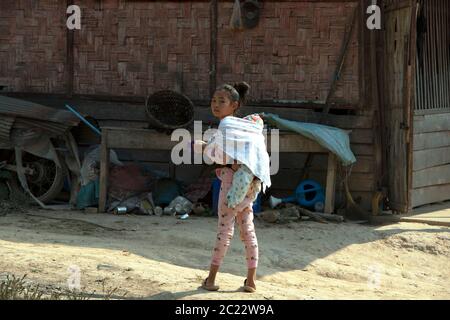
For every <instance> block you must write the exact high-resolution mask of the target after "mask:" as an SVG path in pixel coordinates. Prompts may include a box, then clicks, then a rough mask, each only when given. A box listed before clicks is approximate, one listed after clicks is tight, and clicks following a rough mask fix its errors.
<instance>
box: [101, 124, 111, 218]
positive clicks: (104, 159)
mask: <svg viewBox="0 0 450 320" xmlns="http://www.w3.org/2000/svg"><path fill="white" fill-rule="evenodd" d="M108 173H109V149H108V129H102V144H101V147H100V195H99V199H98V212H99V213H103V212H105V210H106V199H107V196H108Z"/></svg>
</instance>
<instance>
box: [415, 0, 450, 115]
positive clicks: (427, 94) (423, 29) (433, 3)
mask: <svg viewBox="0 0 450 320" xmlns="http://www.w3.org/2000/svg"><path fill="white" fill-rule="evenodd" d="M419 5H420V7H419V8H420V9H419V14H418V20H417V60H416V62H417V64H416V66H417V67H416V103H415V109H416V110H424V111H428V110H431V111H434V110H436V111H439V110H444V109H450V1H449V0H426V1H424V0H421V1H419Z"/></svg>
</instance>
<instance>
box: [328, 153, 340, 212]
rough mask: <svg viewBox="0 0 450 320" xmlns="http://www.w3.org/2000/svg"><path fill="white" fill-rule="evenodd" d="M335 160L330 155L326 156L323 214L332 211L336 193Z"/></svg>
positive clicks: (332, 155) (334, 157)
mask: <svg viewBox="0 0 450 320" xmlns="http://www.w3.org/2000/svg"><path fill="white" fill-rule="evenodd" d="M336 167H337V159H336V156H335V155H334V154H332V153H329V154H328V167H327V179H326V180H327V182H326V187H325V213H332V212H333V211H334V197H335V193H336Z"/></svg>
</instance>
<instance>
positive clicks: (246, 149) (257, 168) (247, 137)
mask: <svg viewBox="0 0 450 320" xmlns="http://www.w3.org/2000/svg"><path fill="white" fill-rule="evenodd" d="M263 129H264V128H263V127H262V126H261V125H258V124H257V123H255V122H253V121H250V120H246V119H241V118H237V117H233V116H228V117H225V118H223V119H222V120H221V121H220V124H219V128H218V130H217V132H216V133H215V134H214V135H213V136H212V137H211V139H210V140H209V141H208V143H207V145H206V147H205V154H206V155H207V156H208V158H210V159H211V160H212V161H213V162H216V163H219V164H232V163H233V161H234V160H236V161H237V162H238V163H240V164H244V165H246V166H247V167H248V168H249V169H250V170H251V172H252V173H253V175H254V176H255V177H257V178H259V179H260V180H261V182H262V183H263V187H262V190H263V192H264V191H265V190H266V188H268V187H270V185H271V181H270V158H269V154H268V153H267V148H266V143H265V138H264V135H263Z"/></svg>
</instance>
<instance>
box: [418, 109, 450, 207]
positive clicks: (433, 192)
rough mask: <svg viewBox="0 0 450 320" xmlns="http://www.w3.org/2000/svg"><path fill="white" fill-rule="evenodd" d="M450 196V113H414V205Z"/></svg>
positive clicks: (441, 199)
mask: <svg viewBox="0 0 450 320" xmlns="http://www.w3.org/2000/svg"><path fill="white" fill-rule="evenodd" d="M448 199H450V113H439V114H428V115H416V116H414V151H413V189H412V206H413V207H416V206H420V205H423V204H427V203H433V202H439V201H444V200H448Z"/></svg>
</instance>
